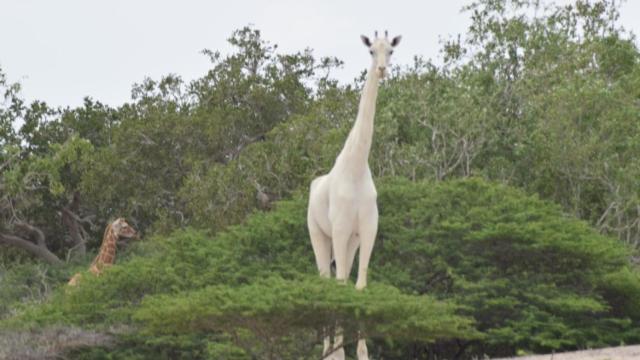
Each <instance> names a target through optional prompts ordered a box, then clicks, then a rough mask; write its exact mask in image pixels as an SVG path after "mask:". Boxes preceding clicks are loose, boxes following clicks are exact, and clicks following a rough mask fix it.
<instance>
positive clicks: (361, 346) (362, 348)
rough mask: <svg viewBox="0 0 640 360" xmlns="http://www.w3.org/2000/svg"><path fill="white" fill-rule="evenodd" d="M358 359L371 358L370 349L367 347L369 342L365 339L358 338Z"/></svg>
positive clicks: (366, 359)
mask: <svg viewBox="0 0 640 360" xmlns="http://www.w3.org/2000/svg"><path fill="white" fill-rule="evenodd" d="M357 354H358V360H369V350H368V349H367V342H366V341H365V339H359V340H358V350H357Z"/></svg>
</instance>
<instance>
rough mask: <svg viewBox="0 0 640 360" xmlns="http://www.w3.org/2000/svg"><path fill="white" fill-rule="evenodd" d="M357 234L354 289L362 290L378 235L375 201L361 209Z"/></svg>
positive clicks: (365, 282)
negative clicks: (358, 254) (357, 257)
mask: <svg viewBox="0 0 640 360" xmlns="http://www.w3.org/2000/svg"><path fill="white" fill-rule="evenodd" d="M358 233H359V235H360V260H359V263H358V280H357V281H356V289H358V290H362V289H364V288H365V287H367V272H368V270H369V260H371V253H372V252H373V245H374V244H375V241H376V234H377V233H378V205H377V204H376V202H375V200H374V201H373V204H371V205H370V206H368V207H364V208H362V210H361V213H360V219H359V230H358Z"/></svg>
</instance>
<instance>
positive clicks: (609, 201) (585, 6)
mask: <svg viewBox="0 0 640 360" xmlns="http://www.w3.org/2000/svg"><path fill="white" fill-rule="evenodd" d="M536 4H537V2H536V1H512V0H499V1H493V0H491V1H489V0H480V1H476V2H474V3H472V4H471V5H470V6H469V7H468V9H467V11H468V13H469V14H470V15H471V17H472V24H471V27H470V28H469V30H468V32H467V34H466V36H464V37H462V38H459V39H452V40H451V41H447V42H445V43H444V44H443V50H442V52H443V56H444V63H443V65H436V64H434V63H431V62H427V61H424V60H422V59H416V62H415V64H414V66H412V67H410V68H405V69H396V70H395V71H394V74H393V76H392V77H391V78H390V79H388V80H387V81H385V82H384V84H383V85H382V87H381V90H380V95H379V99H378V107H377V114H376V130H375V131H376V132H375V136H374V145H373V150H372V155H371V159H370V164H371V168H372V170H373V172H374V177H376V178H378V179H384V180H379V181H378V185H379V206H380V209H381V219H380V233H379V236H378V240H377V245H376V248H375V250H374V255H373V259H372V262H373V263H372V265H371V267H372V269H371V281H370V284H371V285H370V287H369V288H368V289H367V290H366V291H365V292H364V293H358V292H356V291H355V290H353V289H352V287H343V286H339V285H337V284H334V283H333V282H325V281H321V280H319V279H317V276H316V274H315V266H314V262H313V257H312V251H311V248H310V246H309V243H308V235H307V234H306V230H305V226H304V221H305V216H304V209H305V207H306V203H305V195H304V194H305V192H306V189H307V187H308V184H309V182H310V180H311V179H312V178H313V177H314V176H315V175H317V174H320V173H322V172H324V171H326V170H328V169H329V168H330V166H331V165H332V163H333V161H334V159H335V155H336V154H337V153H338V151H339V149H340V147H341V146H342V142H343V141H344V139H345V137H346V134H347V132H348V131H349V128H350V124H351V123H352V121H353V119H354V118H355V113H356V111H357V101H358V97H359V87H360V85H361V83H362V78H359V79H357V80H356V81H355V82H354V84H352V85H342V84H339V83H338V82H336V81H335V80H333V79H332V78H331V76H330V73H331V70H332V69H334V68H335V67H336V66H339V65H340V61H339V60H337V59H328V58H323V59H315V58H314V57H313V54H312V53H311V52H310V51H304V52H300V53H295V54H280V53H278V52H276V46H275V45H272V44H270V43H268V42H266V41H265V40H264V39H262V38H261V37H260V32H259V31H258V30H256V29H252V28H244V29H240V30H237V31H235V32H234V33H233V34H232V36H231V38H230V39H229V41H230V43H231V44H233V45H234V46H235V47H236V49H237V51H236V52H235V53H233V54H230V55H227V56H223V55H221V54H219V53H217V52H215V51H210V50H205V51H204V55H205V56H208V57H209V58H210V59H211V70H210V71H209V72H208V73H207V74H206V75H204V76H203V77H202V78H200V79H197V80H195V81H193V82H190V83H185V82H183V81H182V80H181V79H180V78H179V77H177V76H175V75H168V76H166V77H164V78H162V79H160V80H157V81H156V80H152V79H148V80H146V81H145V82H144V83H142V84H137V85H135V86H134V87H133V90H132V101H131V102H130V103H127V104H125V105H123V106H121V107H118V108H111V107H108V106H105V105H103V104H101V103H100V102H98V101H96V100H93V99H86V100H85V103H84V106H82V107H79V108H75V109H72V108H64V109H53V108H51V107H49V106H47V104H46V103H44V102H39V101H37V102H34V103H31V104H25V103H24V101H23V100H22V99H21V97H20V91H19V90H20V88H19V85H18V84H11V83H9V82H8V81H7V80H6V76H5V75H4V74H3V73H2V72H1V71H0V88H1V90H2V91H3V94H4V102H2V103H1V104H0V146H1V147H0V250H1V252H0V319H4V322H3V323H2V324H3V325H2V328H4V329H5V330H4V331H5V332H4V333H6V331H12V332H14V333H15V332H18V331H19V330H18V329H20V328H23V327H29V326H33V325H34V324H41V325H43V326H45V327H55V326H63V327H67V328H69V329H71V328H73V329H77V328H78V327H80V328H84V329H85V330H86V331H89V330H91V331H94V330H95V331H98V332H102V333H105V334H106V333H109V334H111V333H113V336H114V340H112V341H108V342H105V343H104V344H103V345H102V346H91V347H85V348H80V349H75V350H69V351H73V353H72V354H71V356H74V357H78V358H99V357H106V356H107V355H106V353H107V352H113V353H114V354H116V355H118V356H120V357H131V358H154V359H155V358H162V357H164V358H176V357H180V356H183V357H187V358H247V357H248V358H252V357H253V358H314V357H317V356H318V354H319V353H320V348H319V346H320V343H321V341H320V339H321V337H322V329H323V328H327V327H331V326H334V325H335V323H336V321H339V322H340V323H341V324H342V326H343V327H344V328H345V332H346V333H347V334H351V335H353V334H354V333H356V332H357V331H358V330H362V329H364V330H365V332H366V333H367V335H368V336H369V338H370V339H371V345H372V348H371V352H372V353H373V354H375V355H376V356H378V357H384V358H419V359H430V358H435V357H439V358H441V357H443V356H445V357H450V358H451V357H471V356H481V355H483V354H488V355H492V356H493V355H510V354H514V353H518V352H538V351H548V350H564V349H575V348H585V347H596V346H604V345H618V344H621V343H640V272H639V270H638V268H637V265H635V264H634V259H635V255H636V254H637V250H638V247H639V246H640V226H639V224H640V197H639V195H640V180H639V179H640V162H639V161H638V159H637V154H639V153H640V62H639V56H640V53H639V52H638V48H637V45H636V43H635V38H634V37H633V36H632V35H629V34H627V33H625V32H624V31H623V30H622V29H621V28H620V27H619V26H618V25H617V15H618V14H617V7H616V5H615V4H614V3H613V2H611V1H607V0H599V1H577V2H575V3H574V4H573V5H571V6H567V7H554V6H549V7H546V8H539V9H537V11H535V14H536V16H535V17H534V16H532V14H533V13H534V11H533V10H534V8H535V7H536V6H539V5H536ZM354 43H355V44H357V39H355V40H354ZM277 200H281V201H277ZM116 216H126V217H127V219H129V220H130V221H131V222H132V223H133V225H134V226H135V227H136V228H138V229H140V230H141V231H142V232H143V234H144V236H143V237H144V241H142V242H140V243H137V244H134V245H133V246H132V247H131V248H130V249H128V250H127V251H124V252H121V253H120V254H119V260H118V261H119V263H120V265H118V266H116V267H114V268H112V269H110V270H109V271H108V274H106V275H105V276H103V277H99V278H95V279H92V278H88V279H87V281H86V282H85V283H83V286H81V287H79V288H78V289H73V291H69V290H65V289H64V288H63V287H61V286H60V285H61V284H64V282H65V280H67V279H68V277H69V275H71V274H72V273H73V272H74V271H77V270H78V269H85V268H86V264H87V263H88V262H89V261H90V259H91V255H92V254H93V253H95V251H96V249H97V247H98V246H99V242H100V240H101V238H100V235H101V232H102V229H103V228H104V226H105V224H106V222H107V221H108V220H109V219H110V218H113V217H116ZM234 314H236V315H234ZM237 314H240V315H237ZM114 329H115V330H114ZM74 331H75V330H74ZM0 335H1V334H0ZM0 344H2V342H1V341H0ZM0 355H3V354H2V353H0ZM116 355H113V354H112V356H116Z"/></svg>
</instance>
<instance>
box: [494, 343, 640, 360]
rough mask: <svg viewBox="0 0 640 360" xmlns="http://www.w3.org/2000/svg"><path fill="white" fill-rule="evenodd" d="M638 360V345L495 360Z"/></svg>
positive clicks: (639, 350)
mask: <svg viewBox="0 0 640 360" xmlns="http://www.w3.org/2000/svg"><path fill="white" fill-rule="evenodd" d="M507 359H513V360H632V359H639V360H640V345H636V346H620V347H611V348H604V349H597V350H583V351H574V352H567V353H558V354H547V355H533V356H521V357H514V358H502V359H495V360H507Z"/></svg>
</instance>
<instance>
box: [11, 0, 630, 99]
mask: <svg viewBox="0 0 640 360" xmlns="http://www.w3.org/2000/svg"><path fill="white" fill-rule="evenodd" d="M468 2H469V0H464V1H463V0H448V1H427V0H422V1H419V0H416V1H405V0H394V1H378V0H369V1H349V0H342V1H340V0H322V1H320V0H317V1H308V0H278V1H266V0H263V1H259V0H227V1H195V0H183V1H164V0H136V1H134V0H110V1H98V0H57V1H51V0H19V1H18V0H0V67H1V68H2V69H3V71H4V73H5V74H7V75H8V77H9V79H10V81H19V82H20V83H21V84H22V86H23V90H22V95H23V97H24V98H26V99H27V100H28V101H31V100H35V99H40V100H44V101H46V102H47V103H49V104H50V105H53V106H77V105H80V104H81V103H82V99H83V98H84V97H85V96H90V97H92V98H94V99H96V100H99V101H101V102H103V103H106V104H109V105H112V106H118V105H120V104H122V103H124V102H126V101H128V100H129V99H130V89H131V85H132V84H133V83H137V82H141V81H142V80H143V79H144V78H145V77H151V78H155V79H157V78H159V77H160V76H162V75H166V74H169V73H174V74H177V75H180V76H181V77H182V78H183V79H185V80H187V81H188V80H191V79H194V78H197V77H200V76H202V75H203V74H204V73H205V72H206V71H207V69H208V66H209V63H208V60H207V58H206V57H205V56H204V55H202V54H201V53H200V51H201V50H202V49H205V48H208V49H211V50H219V51H221V52H222V53H223V54H227V53H229V52H230V51H231V48H230V47H229V45H228V44H227V42H226V39H227V38H229V36H230V34H231V32H232V31H233V30H235V29H239V28H241V27H243V26H246V25H248V24H252V25H253V26H254V27H255V28H257V29H259V30H261V31H262V35H263V37H264V39H266V40H268V41H270V42H271V43H276V44H278V46H279V50H280V51H281V52H294V51H298V50H303V49H304V48H307V47H309V48H312V49H314V54H315V55H316V56H335V57H338V58H339V59H341V60H343V61H344V62H345V66H344V68H343V69H342V70H340V71H339V72H338V73H336V76H337V77H338V78H339V79H340V80H342V81H350V80H351V79H353V78H355V77H356V76H357V75H358V74H359V73H360V71H361V70H363V69H365V68H366V67H367V66H368V64H369V55H368V53H367V51H366V49H365V48H364V47H363V46H362V45H361V43H360V40H359V35H360V34H361V33H364V34H366V35H370V36H372V35H373V31H374V30H375V29H378V30H380V31H384V29H388V30H389V32H390V34H391V35H396V34H402V35H403V40H402V43H401V45H400V46H399V47H398V49H397V50H396V51H395V53H394V58H393V59H392V62H393V63H395V64H401V65H406V64H410V63H412V58H413V56H414V55H422V56H424V57H425V58H431V59H435V60H437V59H438V57H439V49H440V48H441V46H440V43H439V41H440V40H441V39H446V38H448V36H450V35H456V34H458V33H464V32H465V30H466V28H467V26H468V24H469V20H468V17H469V14H468V13H461V12H460V10H461V8H462V6H463V5H464V4H466V3H468ZM561 2H562V3H566V2H569V1H568V0H562V1H561ZM639 16H640V1H639V0H630V1H628V2H626V3H624V4H623V7H622V16H621V18H622V19H621V22H622V24H623V25H624V26H625V27H626V28H627V29H631V30H632V31H633V32H634V33H636V34H638V33H640V24H638V20H637V19H638V17H639Z"/></svg>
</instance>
